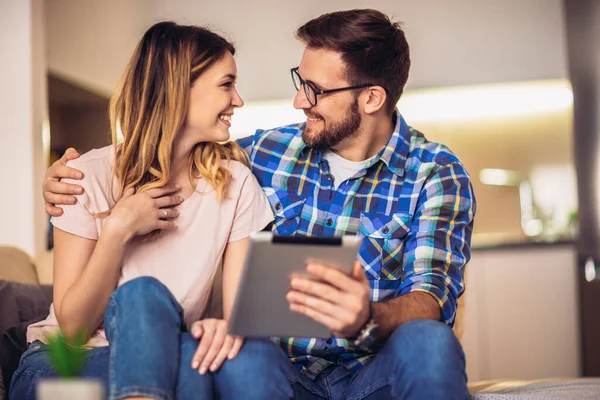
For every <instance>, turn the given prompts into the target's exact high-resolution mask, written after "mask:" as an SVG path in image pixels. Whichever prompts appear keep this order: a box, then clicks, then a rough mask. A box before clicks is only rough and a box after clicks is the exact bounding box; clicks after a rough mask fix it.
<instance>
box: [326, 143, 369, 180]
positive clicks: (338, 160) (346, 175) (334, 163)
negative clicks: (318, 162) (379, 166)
mask: <svg viewBox="0 0 600 400" xmlns="http://www.w3.org/2000/svg"><path fill="white" fill-rule="evenodd" d="M375 157H377V156H373V157H371V158H368V159H366V160H364V161H350V160H346V159H345V158H344V157H341V156H338V155H337V154H335V153H334V152H333V151H331V150H325V151H324V152H323V158H324V159H326V160H327V162H328V163H329V170H330V172H331V175H332V176H333V178H334V181H333V184H334V187H335V188H336V189H337V188H338V187H340V185H341V184H342V182H344V181H345V180H347V179H350V178H352V177H353V176H354V175H356V174H357V173H358V171H360V170H361V169H363V168H364V167H365V165H367V163H368V162H370V161H371V160H372V159H373V158H375Z"/></svg>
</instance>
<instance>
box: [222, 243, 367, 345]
mask: <svg viewBox="0 0 600 400" xmlns="http://www.w3.org/2000/svg"><path fill="white" fill-rule="evenodd" d="M361 242H362V239H361V238H359V237H358V236H343V237H341V238H313V237H301V236H274V235H273V234H272V233H271V232H257V233H255V234H253V235H251V236H250V248H249V250H248V253H247V255H246V261H245V263H244V267H243V271H242V274H241V278H240V283H239V286H238V290H237V294H236V298H235V302H234V304H233V309H232V313H231V317H230V320H229V333H230V334H232V335H237V336H243V337H270V336H274V337H310V338H313V337H314V338H328V337H330V336H331V333H330V332H329V329H327V327H325V326H324V325H322V324H320V323H318V322H316V321H313V320H312V319H310V318H309V317H306V316H304V315H301V314H298V313H295V312H293V311H290V308H289V303H288V301H287V299H286V298H285V296H286V294H287V292H288V290H289V289H290V277H291V276H292V275H294V274H295V275H307V273H306V260H307V259H315V260H319V261H323V262H326V263H329V264H332V265H335V266H336V267H338V268H339V269H340V270H342V271H343V272H345V273H347V274H350V273H351V272H352V267H353V265H354V261H355V260H356V258H357V255H358V250H359V248H360V244H361Z"/></svg>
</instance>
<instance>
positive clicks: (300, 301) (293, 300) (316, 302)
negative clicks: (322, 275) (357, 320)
mask: <svg viewBox="0 0 600 400" xmlns="http://www.w3.org/2000/svg"><path fill="white" fill-rule="evenodd" d="M285 298H286V300H287V301H288V302H289V303H290V304H297V305H300V306H304V307H308V308H312V309H315V310H319V312H320V313H322V314H326V315H328V316H330V317H332V318H335V319H338V320H349V319H351V318H352V314H351V312H350V311H348V310H346V308H344V307H342V306H341V305H344V303H343V302H342V299H338V301H339V302H338V303H330V302H328V301H325V300H322V299H320V298H318V297H314V296H310V295H307V294H306V293H302V292H297V291H295V290H290V291H289V292H288V293H287V295H286V296H285Z"/></svg>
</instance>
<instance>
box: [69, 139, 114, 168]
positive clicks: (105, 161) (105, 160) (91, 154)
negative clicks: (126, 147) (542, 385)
mask: <svg viewBox="0 0 600 400" xmlns="http://www.w3.org/2000/svg"><path fill="white" fill-rule="evenodd" d="M114 153H115V151H114V147H113V146H112V145H111V146H106V147H101V148H99V149H93V150H90V151H88V152H87V153H84V154H82V155H81V156H80V157H79V158H76V159H75V160H71V161H68V162H67V165H68V166H69V167H71V168H76V169H79V170H81V171H82V172H85V171H84V170H88V171H90V172H93V171H104V170H106V169H108V170H109V171H110V170H112V162H113V159H114Z"/></svg>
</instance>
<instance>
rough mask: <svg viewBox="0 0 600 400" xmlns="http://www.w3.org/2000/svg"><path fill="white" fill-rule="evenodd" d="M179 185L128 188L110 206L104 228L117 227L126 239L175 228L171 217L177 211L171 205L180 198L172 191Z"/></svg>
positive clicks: (177, 212)
mask: <svg viewBox="0 0 600 400" xmlns="http://www.w3.org/2000/svg"><path fill="white" fill-rule="evenodd" d="M179 189H180V187H179V186H176V185H167V186H163V187H160V188H154V189H150V190H147V191H145V192H142V193H136V194H134V190H133V189H128V190H127V191H126V192H125V193H124V195H123V197H122V198H121V199H120V200H119V201H118V202H117V204H116V205H115V207H114V208H113V209H112V211H111V213H110V216H109V217H108V218H107V220H106V223H105V227H104V229H105V230H113V231H114V230H117V231H118V232H120V233H121V234H123V235H124V237H125V239H126V240H129V239H131V238H133V237H134V236H137V235H145V234H146V233H149V232H152V231H154V230H157V229H164V230H171V229H175V228H176V225H175V223H174V222H173V219H175V218H177V217H178V216H179V211H177V210H176V209H174V208H173V207H174V206H177V205H179V204H181V203H182V202H183V198H182V197H181V196H177V195H174V194H173V193H175V192H177V191H178V190H179Z"/></svg>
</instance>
